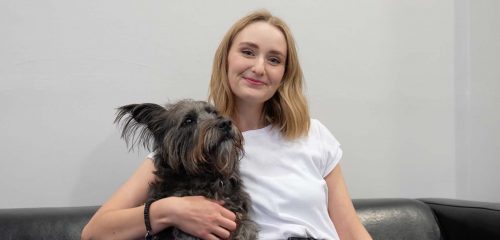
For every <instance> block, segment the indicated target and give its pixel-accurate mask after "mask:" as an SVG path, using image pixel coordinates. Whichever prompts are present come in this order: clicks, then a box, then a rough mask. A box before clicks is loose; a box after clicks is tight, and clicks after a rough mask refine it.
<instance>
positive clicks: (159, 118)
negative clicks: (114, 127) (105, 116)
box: [114, 103, 167, 150]
mask: <svg viewBox="0 0 500 240" xmlns="http://www.w3.org/2000/svg"><path fill="white" fill-rule="evenodd" d="M166 115H167V110H166V109H165V108H164V107H162V106H160V105H158V104H154V103H143V104H129V105H125V106H121V107H119V108H118V109H117V116H116V118H115V121H114V123H116V124H119V123H120V122H122V138H123V139H124V140H125V142H126V143H127V146H129V149H132V148H133V147H134V146H137V144H141V143H142V145H143V146H144V147H145V148H147V149H148V150H155V149H154V148H155V146H154V145H153V146H152V144H153V142H152V141H154V143H155V145H156V146H161V142H162V141H163V137H164V136H165V132H166V129H167V126H166V125H167V124H166ZM122 120H123V121H122Z"/></svg>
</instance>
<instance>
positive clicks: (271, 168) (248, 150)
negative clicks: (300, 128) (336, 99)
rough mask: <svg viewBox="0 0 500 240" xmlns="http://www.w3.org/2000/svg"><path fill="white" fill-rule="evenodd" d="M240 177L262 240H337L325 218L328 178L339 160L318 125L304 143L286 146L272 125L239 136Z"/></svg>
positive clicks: (334, 142) (313, 123)
mask: <svg viewBox="0 0 500 240" xmlns="http://www.w3.org/2000/svg"><path fill="white" fill-rule="evenodd" d="M243 136H244V150H245V155H244V157H243V159H242V161H241V165H240V171H241V176H242V178H243V183H244V185H245V187H246V190H247V192H248V193H249V194H250V196H251V198H252V209H251V217H252V219H253V220H255V221H256V222H257V223H258V224H259V225H260V233H259V238H260V239H265V240H269V239H287V238H288V237H313V238H316V239H339V237H338V234H337V232H336V230H335V227H334V225H333V223H332V221H331V219H330V217H329V215H328V188H327V185H326V182H325V180H324V177H326V176H327V175H328V174H329V173H330V172H331V171H332V170H333V169H334V167H335V166H336V165H337V164H338V162H339V160H340V158H341V157H342V150H341V149H340V144H339V142H338V141H337V140H336V139H335V137H334V136H333V135H332V134H331V133H330V131H328V129H327V128H326V127H325V126H324V125H322V124H321V123H320V122H319V121H318V120H315V119H312V120H311V127H310V130H309V134H308V136H307V137H302V138H300V139H297V140H293V141H289V140H286V139H284V138H283V137H282V135H281V133H280V132H279V129H277V128H273V127H271V125H269V126H267V127H265V128H262V129H257V130H250V131H246V132H243Z"/></svg>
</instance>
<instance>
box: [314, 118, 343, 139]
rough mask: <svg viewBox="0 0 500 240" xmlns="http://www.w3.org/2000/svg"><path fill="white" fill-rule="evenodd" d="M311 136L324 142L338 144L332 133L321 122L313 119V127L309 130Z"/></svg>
mask: <svg viewBox="0 0 500 240" xmlns="http://www.w3.org/2000/svg"><path fill="white" fill-rule="evenodd" d="M309 136H310V137H311V136H314V137H319V138H320V139H322V140H325V139H326V140H328V141H332V142H336V143H337V144H338V141H337V139H336V138H335V136H333V134H332V132H331V131H330V129H328V127H326V125H324V124H323V123H322V122H321V121H320V120H318V119H314V118H311V126H310V129H309Z"/></svg>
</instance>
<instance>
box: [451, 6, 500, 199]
mask: <svg viewBox="0 0 500 240" xmlns="http://www.w3.org/2000/svg"><path fill="white" fill-rule="evenodd" d="M456 9H457V12H458V13H459V14H458V15H457V16H458V18H457V21H456V22H457V24H456V26H457V31H456V33H457V44H456V45H457V48H456V52H457V54H456V70H455V73H456V89H457V91H456V93H457V97H456V103H457V105H456V106H457V109H456V113H457V114H456V122H457V125H456V126H457V128H456V133H457V137H456V143H457V145H456V146H457V148H456V153H457V163H458V165H457V169H458V172H457V185H458V186H459V188H458V191H457V196H458V197H460V198H463V199H472V200H474V199H488V200H491V201H497V202H500V190H498V184H499V183H500V175H499V174H498V173H497V172H498V170H499V169H500V141H499V140H500V137H499V136H500V125H499V123H500V96H499V94H498V93H499V92H500V68H499V63H500V28H499V27H498V26H500V15H498V10H499V9H500V2H499V1H495V0H481V1H466V0H460V1H457V4H456Z"/></svg>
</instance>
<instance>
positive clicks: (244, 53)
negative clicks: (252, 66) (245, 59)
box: [241, 49, 254, 56]
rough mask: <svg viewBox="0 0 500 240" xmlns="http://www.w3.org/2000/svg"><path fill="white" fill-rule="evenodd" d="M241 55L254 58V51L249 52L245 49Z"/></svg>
mask: <svg viewBox="0 0 500 240" xmlns="http://www.w3.org/2000/svg"><path fill="white" fill-rule="evenodd" d="M241 53H243V55H246V56H253V55H254V54H253V51H252V50H248V49H243V50H241Z"/></svg>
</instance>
